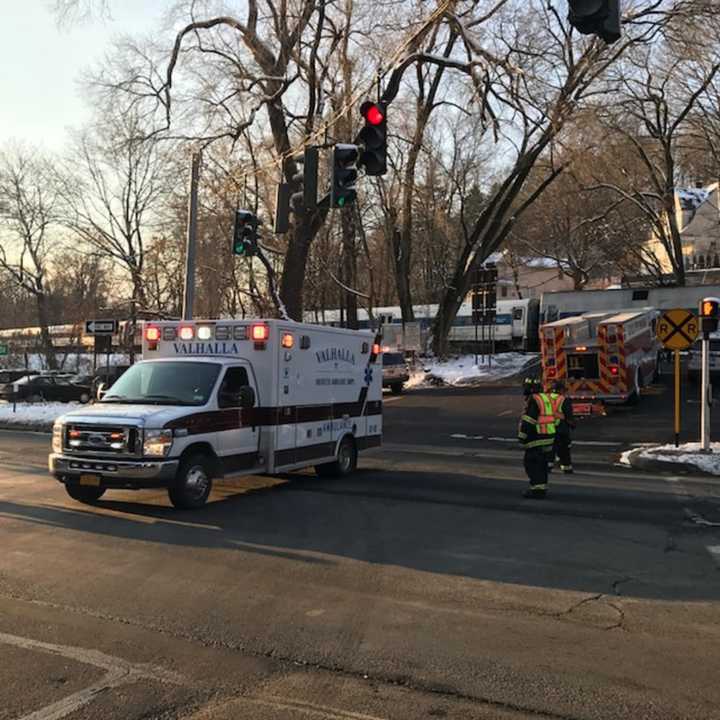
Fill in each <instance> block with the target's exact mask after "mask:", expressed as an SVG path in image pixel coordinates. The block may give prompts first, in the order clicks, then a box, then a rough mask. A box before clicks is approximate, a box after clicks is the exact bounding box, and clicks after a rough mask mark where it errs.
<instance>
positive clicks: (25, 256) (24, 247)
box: [0, 147, 60, 369]
mask: <svg viewBox="0 0 720 720" xmlns="http://www.w3.org/2000/svg"><path fill="white" fill-rule="evenodd" d="M0 198H2V199H3V201H4V209H5V212H4V214H2V215H0V232H1V233H2V234H1V235H0V268H1V269H2V270H3V271H4V272H5V273H6V274H7V276H8V277H9V278H10V279H11V280H12V282H13V283H14V284H15V285H16V286H17V287H19V288H21V289H22V290H24V291H25V292H27V293H28V295H29V296H30V297H32V298H33V299H34V301H35V309H36V312H37V323H38V325H39V327H40V343H41V350H42V352H43V354H44V355H45V359H46V363H47V366H48V367H49V368H50V369H55V368H56V367H57V361H56V357H55V348H54V347H53V342H52V337H51V335H50V331H49V324H50V307H49V287H48V270H49V263H50V257H51V254H52V251H53V240H54V241H56V242H57V241H58V239H59V231H60V226H59V224H58V220H59V210H60V188H59V184H58V178H57V174H56V172H55V168H54V167H53V166H52V164H51V162H50V161H49V160H48V159H47V158H44V157H42V156H41V155H40V154H39V153H38V152H36V151H34V150H32V149H29V148H23V147H17V148H11V149H8V150H6V151H3V152H0Z"/></svg>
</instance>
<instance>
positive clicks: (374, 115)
mask: <svg viewBox="0 0 720 720" xmlns="http://www.w3.org/2000/svg"><path fill="white" fill-rule="evenodd" d="M360 112H361V113H362V116H363V117H364V118H365V120H367V122H369V123H370V125H380V124H381V123H382V122H383V120H385V113H384V112H383V111H382V110H381V109H380V106H379V105H376V104H375V103H373V102H364V103H363V104H362V107H361V108H360Z"/></svg>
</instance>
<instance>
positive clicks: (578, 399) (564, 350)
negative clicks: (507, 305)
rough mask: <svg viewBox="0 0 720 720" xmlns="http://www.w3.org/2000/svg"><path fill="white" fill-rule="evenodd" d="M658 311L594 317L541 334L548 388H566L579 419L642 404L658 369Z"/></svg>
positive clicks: (595, 314)
mask: <svg viewBox="0 0 720 720" xmlns="http://www.w3.org/2000/svg"><path fill="white" fill-rule="evenodd" d="M657 317H658V311H657V310H655V309H653V308H644V309H642V310H629V311H626V312H615V311H610V312H593V313H585V314H584V315H578V316H575V317H568V318H564V319H562V320H556V321H555V322H551V323H546V324H545V325H543V326H542V327H541V328H540V350H541V362H542V373H543V383H544V384H545V386H546V387H547V386H550V385H552V383H553V382H554V381H556V380H562V381H563V382H564V383H565V387H566V394H567V396H568V397H569V398H571V399H572V400H573V407H574V408H575V409H576V411H577V412H578V413H579V414H583V413H592V412H598V411H601V410H602V406H603V405H604V404H605V403H623V402H629V403H632V402H636V401H637V400H638V398H639V396H640V389H641V388H642V387H644V386H646V385H649V384H650V383H651V382H652V380H653V378H654V377H655V375H656V374H657V369H658V359H659V352H660V345H659V343H658V341H657V339H656V337H655V326H656V323H657Z"/></svg>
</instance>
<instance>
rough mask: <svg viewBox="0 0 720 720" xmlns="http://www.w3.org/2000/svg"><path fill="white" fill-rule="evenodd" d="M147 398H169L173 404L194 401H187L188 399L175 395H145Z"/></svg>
mask: <svg viewBox="0 0 720 720" xmlns="http://www.w3.org/2000/svg"><path fill="white" fill-rule="evenodd" d="M143 399H145V400H169V401H170V402H171V403H172V404H173V405H192V404H193V403H189V402H187V400H180V398H176V397H175V396H174V395H159V394H158V395H144V396H143Z"/></svg>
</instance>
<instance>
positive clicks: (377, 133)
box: [357, 100, 387, 175]
mask: <svg viewBox="0 0 720 720" xmlns="http://www.w3.org/2000/svg"><path fill="white" fill-rule="evenodd" d="M360 114H361V115H362V116H363V118H364V119H365V126H364V127H363V129H362V130H361V131H360V132H359V134H358V136H357V142H358V143H359V144H360V145H362V146H363V152H362V155H361V156H360V160H359V162H358V164H359V165H360V166H361V167H363V168H365V174H366V175H385V173H386V172H387V103H385V102H372V101H370V100H366V101H365V102H364V103H363V104H362V105H361V106H360Z"/></svg>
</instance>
